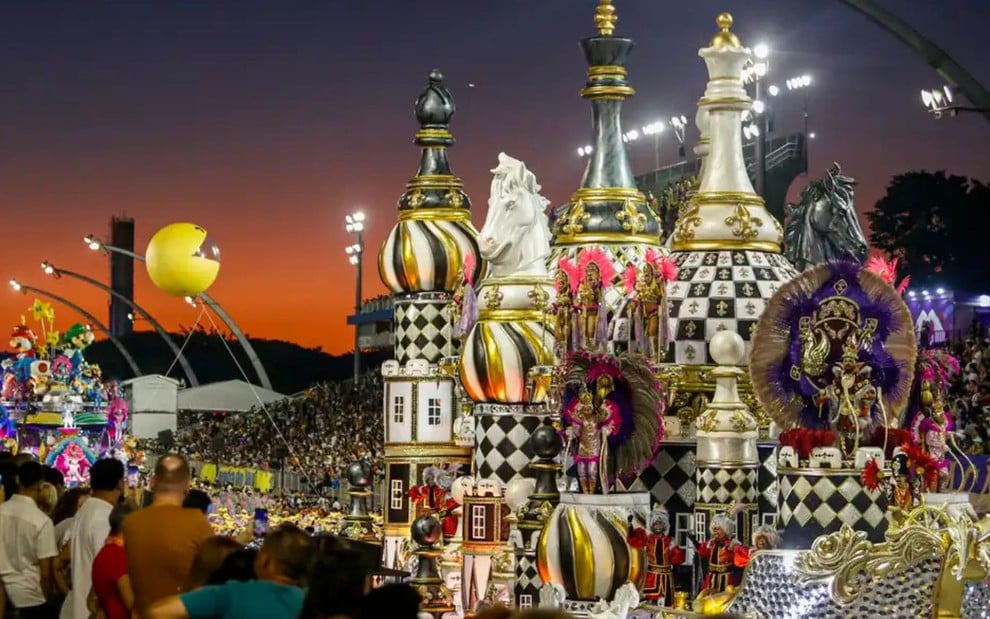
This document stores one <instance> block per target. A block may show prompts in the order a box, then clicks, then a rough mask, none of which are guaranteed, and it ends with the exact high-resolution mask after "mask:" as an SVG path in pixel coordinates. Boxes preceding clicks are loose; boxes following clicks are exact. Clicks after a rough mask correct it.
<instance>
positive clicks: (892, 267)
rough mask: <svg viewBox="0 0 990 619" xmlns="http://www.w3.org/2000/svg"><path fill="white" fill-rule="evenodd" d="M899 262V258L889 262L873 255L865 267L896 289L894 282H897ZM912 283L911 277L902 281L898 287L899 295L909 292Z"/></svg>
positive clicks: (867, 260)
mask: <svg viewBox="0 0 990 619" xmlns="http://www.w3.org/2000/svg"><path fill="white" fill-rule="evenodd" d="M898 261H899V259H898V258H893V259H891V260H887V259H886V258H884V257H883V256H877V255H873V256H870V257H869V258H867V259H866V264H865V265H864V267H865V268H866V270H867V271H870V272H872V273H876V274H877V275H879V276H880V279H882V280H883V281H885V282H886V283H888V284H890V285H891V286H892V287H894V282H895V281H897V263H898ZM910 283H911V277H910V276H906V277H905V278H904V279H902V280H901V283H899V284H897V285H896V290H897V294H904V291H905V290H907V287H908V284H910Z"/></svg>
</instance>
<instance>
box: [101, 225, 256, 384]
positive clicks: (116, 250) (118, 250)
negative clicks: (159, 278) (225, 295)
mask: <svg viewBox="0 0 990 619" xmlns="http://www.w3.org/2000/svg"><path fill="white" fill-rule="evenodd" d="M83 242H84V243H86V247H88V248H89V249H90V250H92V251H101V250H102V251H105V252H107V253H113V254H119V255H121V256H127V257H128V258H133V259H134V260H138V261H140V262H144V261H145V258H144V256H142V255H141V254H136V253H134V252H132V251H130V250H128V249H124V248H122V247H114V246H113V245H107V244H106V243H104V242H103V241H101V240H100V239H98V238H97V237H96V236H94V235H92V234H90V235H87V236H86V237H85V238H84V239H83ZM197 298H198V299H199V300H201V301H202V302H203V303H205V304H206V306H207V307H209V308H210V309H211V310H213V312H214V313H215V314H216V315H217V316H218V317H219V318H220V320H222V321H223V324H225V325H227V328H228V329H230V333H231V334H232V335H233V336H234V338H236V339H237V341H238V342H239V343H240V345H241V348H243V349H244V354H245V355H247V358H248V360H250V361H251V366H252V367H253V368H254V372H255V374H257V376H258V381H259V382H260V383H261V386H262V387H264V388H265V389H271V388H272V381H271V380H269V378H268V372H266V371H265V366H264V365H262V363H261V359H260V358H259V357H258V353H256V352H255V351H254V346H252V345H251V341H250V340H248V338H247V337H246V336H245V335H244V332H242V331H241V329H240V327H238V326H237V323H236V322H234V320H233V319H232V318H231V317H230V315H229V314H228V313H227V312H226V311H225V310H224V309H223V308H222V307H220V304H219V303H217V302H216V301H214V300H213V297H211V296H210V295H208V294H206V293H205V292H201V293H199V295H198V296H197ZM187 302H188V298H187Z"/></svg>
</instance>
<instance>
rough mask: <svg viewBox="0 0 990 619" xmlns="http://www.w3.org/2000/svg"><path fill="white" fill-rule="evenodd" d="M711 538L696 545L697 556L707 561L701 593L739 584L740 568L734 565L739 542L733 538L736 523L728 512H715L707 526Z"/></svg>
mask: <svg viewBox="0 0 990 619" xmlns="http://www.w3.org/2000/svg"><path fill="white" fill-rule="evenodd" d="M709 530H710V531H711V535H712V536H711V539H707V540H705V541H704V542H702V543H701V544H699V545H698V556H700V557H701V558H702V559H704V560H705V561H706V562H707V567H706V569H705V580H704V582H703V583H702V594H703V595H704V594H707V595H712V594H714V593H721V592H723V591H725V590H726V589H727V588H728V587H736V586H738V585H739V580H740V576H741V574H742V570H740V569H739V568H738V567H736V564H735V556H736V549H737V548H739V546H740V544H739V542H738V541H737V540H735V539H733V538H734V536H735V533H736V525H735V523H734V522H733V521H732V518H730V517H729V515H728V514H717V515H716V516H715V517H714V518H712V523H711V525H710V527H709Z"/></svg>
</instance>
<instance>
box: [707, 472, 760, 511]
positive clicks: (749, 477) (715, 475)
mask: <svg viewBox="0 0 990 619" xmlns="http://www.w3.org/2000/svg"><path fill="white" fill-rule="evenodd" d="M757 469H758V466H757V465H755V464H754V465H753V466H750V467H713V466H700V467H698V473H697V480H698V481H697V483H698V499H697V500H698V502H700V503H720V504H723V505H724V504H727V503H731V502H736V503H756V496H757V483H756V480H757Z"/></svg>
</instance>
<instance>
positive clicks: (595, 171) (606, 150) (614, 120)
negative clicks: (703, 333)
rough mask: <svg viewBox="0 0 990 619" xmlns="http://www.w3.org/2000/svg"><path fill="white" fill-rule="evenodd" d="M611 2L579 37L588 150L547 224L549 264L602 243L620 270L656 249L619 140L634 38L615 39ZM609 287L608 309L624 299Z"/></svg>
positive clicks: (654, 231)
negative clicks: (573, 187)
mask: <svg viewBox="0 0 990 619" xmlns="http://www.w3.org/2000/svg"><path fill="white" fill-rule="evenodd" d="M617 20H618V17H617V16H616V15H615V7H613V6H612V3H611V1H610V0H601V2H600V4H599V6H598V9H597V11H596V14H595V23H596V25H597V27H598V35H597V36H593V37H590V38H587V39H585V40H583V41H581V48H582V50H583V51H584V56H585V59H586V60H587V62H588V82H587V83H586V84H585V87H584V89H583V90H581V96H582V97H583V98H585V99H588V100H589V101H590V102H591V112H592V136H593V139H592V153H591V156H590V157H589V158H588V166H587V168H586V169H585V171H584V177H583V178H582V179H581V187H580V188H579V189H578V190H577V191H576V192H575V193H574V195H573V196H571V199H570V200H569V201H568V203H567V204H565V205H564V206H563V207H562V208H560V209H558V210H557V215H556V217H555V220H554V222H553V241H552V246H553V252H552V254H551V264H550V268H551V270H552V271H554V270H556V268H557V261H558V260H559V259H560V257H561V256H565V255H567V256H570V257H572V258H574V257H575V256H576V255H577V254H578V252H580V251H581V250H582V249H585V248H588V247H593V246H600V247H602V248H603V249H604V250H605V251H606V253H607V254H608V256H609V257H610V259H611V260H612V262H613V265H614V266H615V269H616V271H617V272H621V271H622V270H623V269H624V268H625V267H626V265H627V264H630V263H633V264H636V265H640V264H642V262H643V259H644V256H645V253H646V250H647V249H650V248H653V249H655V250H657V251H660V249H659V248H660V223H659V218H658V216H657V214H656V213H655V212H654V211H653V209H652V208H651V207H650V206H649V205H648V204H647V201H646V197H645V196H644V195H643V193H642V192H641V191H639V189H637V188H636V183H635V181H634V180H633V171H632V166H631V165H630V163H629V155H628V153H627V152H626V145H625V143H624V142H623V140H622V102H623V101H625V100H626V99H628V98H629V97H631V96H633V95H634V94H635V90H633V88H632V87H631V86H630V85H629V82H628V81H627V80H626V68H625V62H626V58H627V57H628V56H629V53H630V52H631V51H632V49H633V46H634V45H635V43H634V42H633V41H632V39H626V38H621V37H616V36H613V33H614V31H615V23H616V21H617ZM622 296H623V295H622V294H621V293H620V292H619V291H618V290H617V289H614V290H613V289H610V290H609V291H608V294H607V299H606V302H607V305H608V310H609V312H610V313H612V312H614V311H616V310H617V309H618V308H619V306H620V304H621V301H622Z"/></svg>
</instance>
